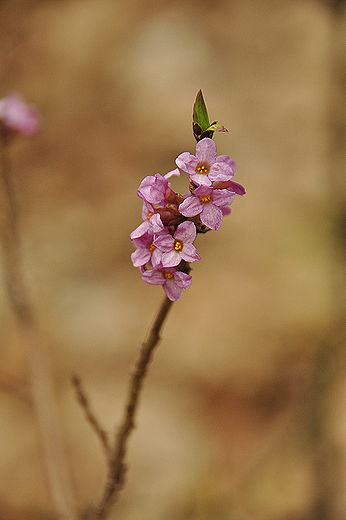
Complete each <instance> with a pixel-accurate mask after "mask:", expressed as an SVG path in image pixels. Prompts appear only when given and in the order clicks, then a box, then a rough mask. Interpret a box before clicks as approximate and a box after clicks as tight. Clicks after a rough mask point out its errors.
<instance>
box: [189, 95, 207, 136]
mask: <svg viewBox="0 0 346 520" xmlns="http://www.w3.org/2000/svg"><path fill="white" fill-rule="evenodd" d="M193 124H194V125H198V126H199V127H200V128H201V130H202V132H204V131H205V130H207V128H208V127H209V125H210V123H209V117H208V112H207V107H206V106H205V102H204V99H203V94H202V91H201V90H199V91H198V93H197V96H196V101H195V104H194V105H193Z"/></svg>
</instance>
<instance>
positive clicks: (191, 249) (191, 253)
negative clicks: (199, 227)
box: [153, 221, 201, 267]
mask: <svg viewBox="0 0 346 520" xmlns="http://www.w3.org/2000/svg"><path fill="white" fill-rule="evenodd" d="M195 238H196V226H195V224H194V223H193V222H190V221H186V222H182V223H181V224H179V226H178V227H177V229H176V231H175V233H174V235H173V236H172V235H170V234H169V233H166V234H163V233H162V234H161V235H159V236H157V237H156V238H155V240H154V242H153V244H154V245H155V246H156V247H157V248H158V249H159V250H160V251H162V258H161V262H162V266H163V267H175V266H176V265H178V264H179V263H180V262H181V260H185V261H186V262H194V261H195V260H200V259H201V258H200V256H199V255H198V253H197V251H196V248H195V246H194V245H193V242H194V240H195Z"/></svg>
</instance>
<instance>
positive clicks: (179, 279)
mask: <svg viewBox="0 0 346 520" xmlns="http://www.w3.org/2000/svg"><path fill="white" fill-rule="evenodd" d="M142 279H143V280H144V281H145V282H147V283H151V284H154V285H162V287H163V290H164V291H165V293H166V294H167V296H168V298H169V299H170V300H171V301H173V302H174V301H177V300H180V298H181V297H182V295H183V289H188V288H189V287H190V285H191V283H192V276H190V275H189V274H186V273H183V272H182V271H177V270H176V269H174V267H166V268H159V269H152V270H151V271H145V272H144V273H143V274H142Z"/></svg>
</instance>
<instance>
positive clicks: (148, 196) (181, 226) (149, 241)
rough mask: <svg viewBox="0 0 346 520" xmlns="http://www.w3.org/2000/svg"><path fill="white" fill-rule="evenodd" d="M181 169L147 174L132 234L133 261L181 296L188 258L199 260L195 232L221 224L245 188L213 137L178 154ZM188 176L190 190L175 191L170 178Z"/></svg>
mask: <svg viewBox="0 0 346 520" xmlns="http://www.w3.org/2000/svg"><path fill="white" fill-rule="evenodd" d="M175 162H176V165H177V166H178V168H176V169H175V170H173V171H171V172H169V173H167V174H166V175H164V176H163V175H161V174H159V173H157V174H156V175H149V176H148V177H145V179H143V181H142V182H141V184H140V186H139V188H138V191H137V195H138V196H139V197H140V198H141V199H143V207H142V219H143V222H142V224H141V225H140V226H138V227H137V228H136V229H135V230H134V231H132V233H131V234H130V238H131V241H132V243H133V244H134V246H135V247H136V251H134V252H133V253H132V255H131V259H132V263H133V265H134V266H135V267H139V269H140V271H141V273H142V279H143V280H144V281H145V282H148V283H151V284H155V285H162V287H163V289H164V291H165V293H166V294H167V296H168V298H169V299H170V300H172V301H175V300H180V298H181V297H182V295H183V289H188V288H189V287H190V285H191V281H192V277H191V276H190V274H189V272H190V270H191V267H190V263H192V262H195V261H197V260H200V256H199V255H198V253H197V250H196V248H195V246H194V245H193V243H194V241H195V239H196V235H197V233H205V232H206V231H208V230H210V229H213V230H216V229H219V227H220V226H221V223H222V219H223V217H224V216H225V215H228V214H229V213H230V211H231V210H230V208H229V206H230V205H231V204H232V202H233V200H234V198H235V195H236V194H238V195H244V194H245V189H244V187H243V186H242V185H241V184H238V183H237V182H234V181H233V180H232V179H233V176H234V173H235V170H236V165H235V162H234V161H233V159H231V158H230V157H229V156H228V155H219V156H218V155H217V152H216V145H215V143H214V141H213V140H212V139H209V138H208V137H205V138H204V139H201V140H200V141H199V142H198V143H197V144H196V153H195V155H191V154H190V153H189V152H184V153H182V154H180V155H179V156H178V157H177V158H176V160H175ZM179 169H180V170H182V171H183V172H185V173H187V174H188V175H189V178H190V192H189V193H188V194H187V195H184V196H183V195H180V194H179V193H176V192H174V191H173V190H172V189H171V187H170V183H169V182H168V179H169V178H170V177H171V176H173V175H178V176H179V175H180V171H179Z"/></svg>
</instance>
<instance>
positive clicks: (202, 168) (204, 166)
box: [196, 162, 210, 175]
mask: <svg viewBox="0 0 346 520" xmlns="http://www.w3.org/2000/svg"><path fill="white" fill-rule="evenodd" d="M209 170H210V167H209V164H208V163H204V162H200V163H199V164H197V166H196V172H197V173H203V174H204V175H207V173H209Z"/></svg>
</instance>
